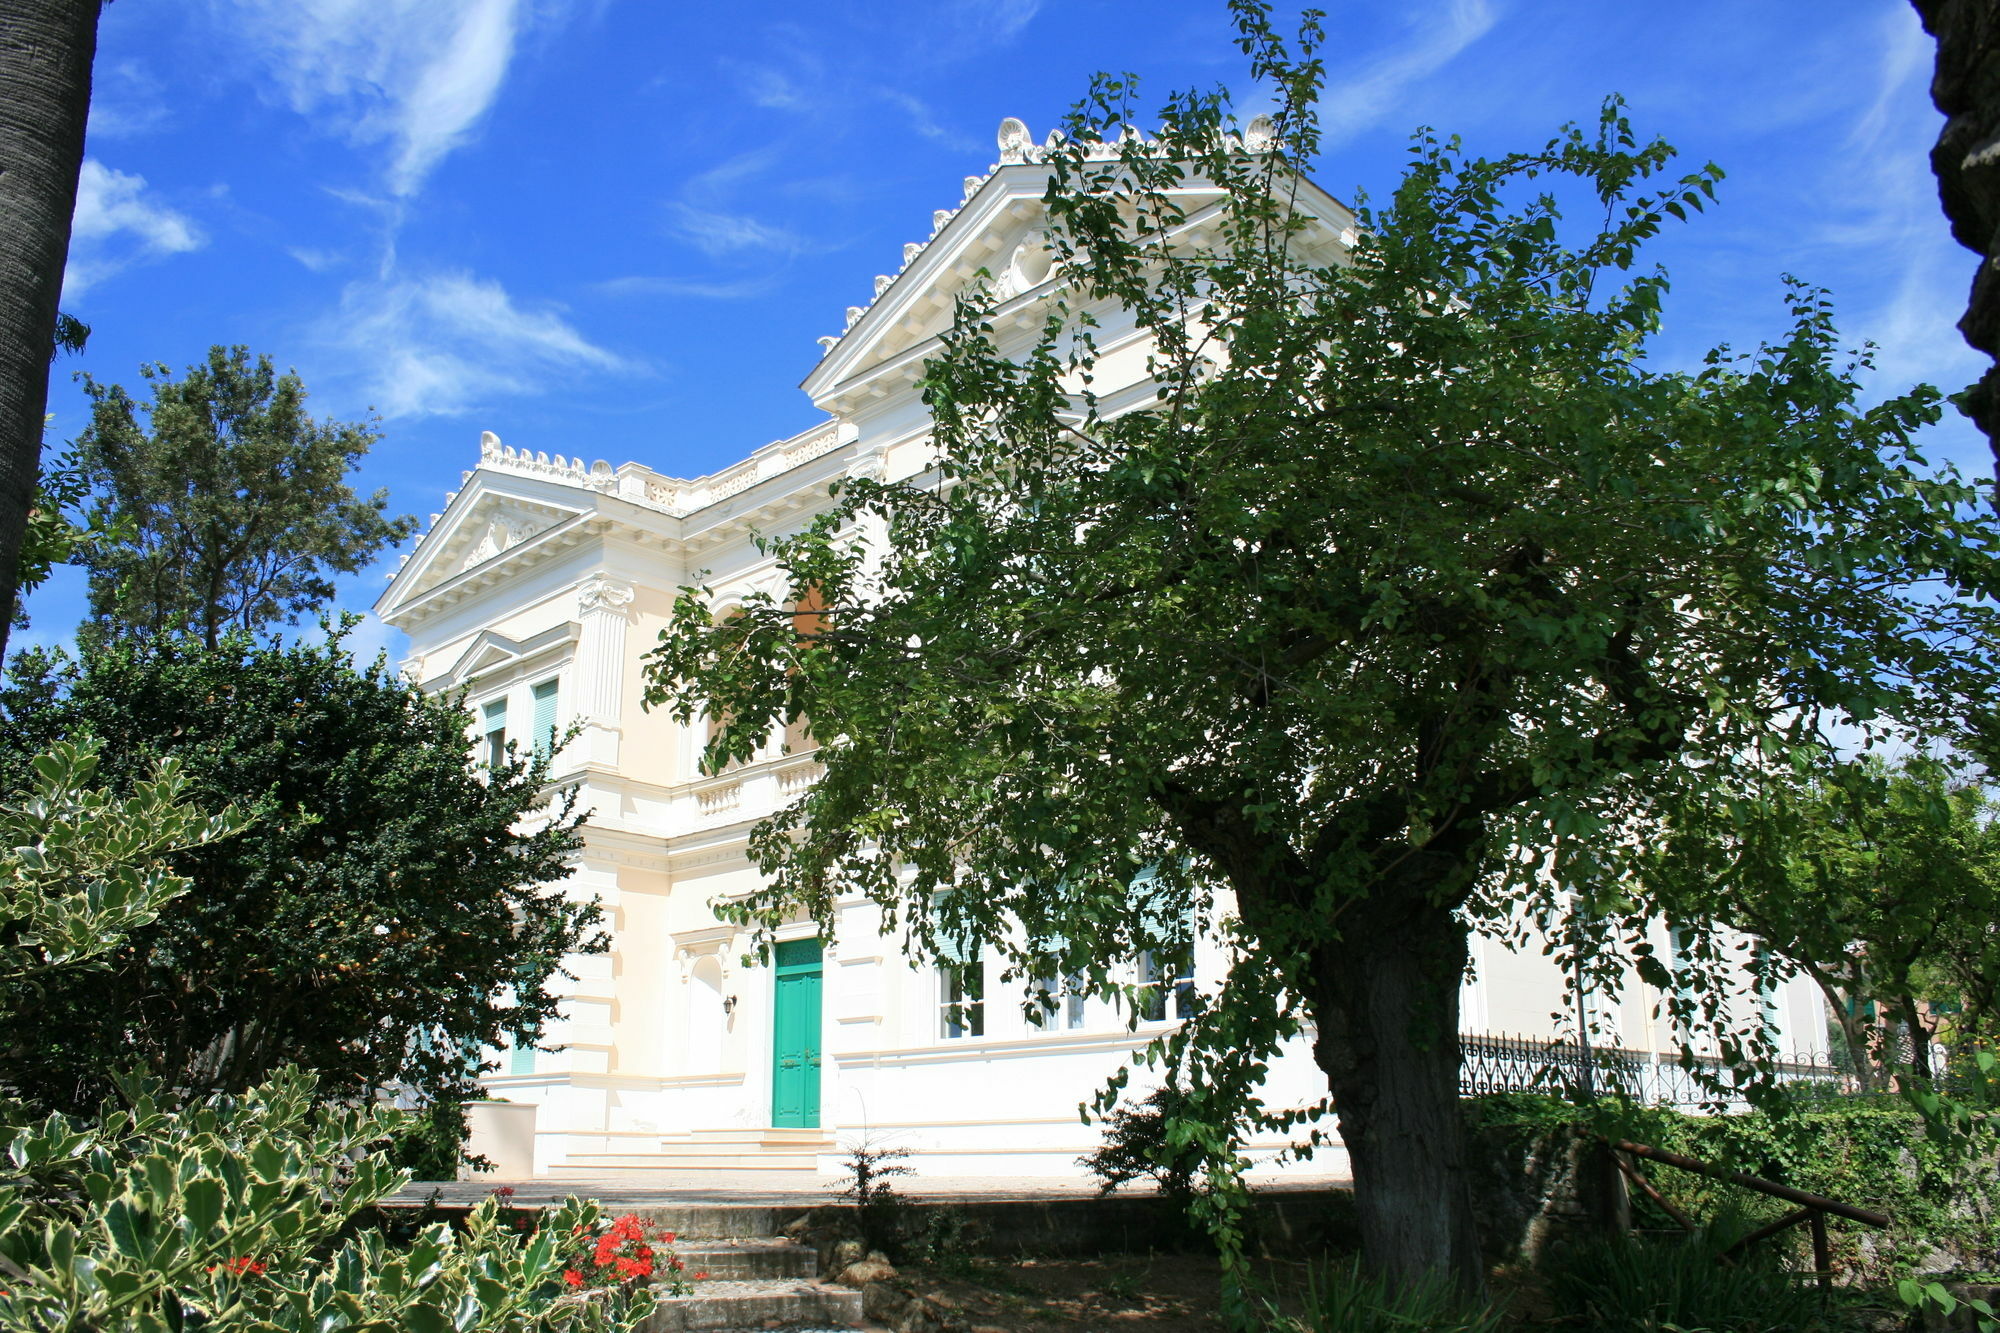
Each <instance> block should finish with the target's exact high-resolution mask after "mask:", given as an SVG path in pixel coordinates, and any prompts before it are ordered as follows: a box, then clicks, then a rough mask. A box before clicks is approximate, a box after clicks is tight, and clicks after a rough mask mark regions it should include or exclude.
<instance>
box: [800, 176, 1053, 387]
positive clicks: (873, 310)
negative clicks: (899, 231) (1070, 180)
mask: <svg viewBox="0 0 2000 1333" xmlns="http://www.w3.org/2000/svg"><path fill="white" fill-rule="evenodd" d="M967 183H968V186H969V187H970V188H971V193H970V194H969V195H968V197H967V198H966V200H965V202H964V203H963V204H962V205H961V206H960V207H959V208H957V209H954V210H944V209H941V210H939V211H938V212H937V213H936V214H935V215H934V217H933V224H934V226H935V228H936V230H934V231H933V233H932V235H931V237H930V238H929V239H928V240H926V241H923V242H918V243H913V244H912V245H910V246H907V247H905V250H906V254H907V260H906V263H905V265H904V267H903V269H902V271H901V272H899V273H896V274H893V275H883V276H881V277H878V278H877V279H876V280H875V284H876V292H875V296H874V299H873V301H871V302H870V303H869V304H868V305H867V306H865V307H855V308H853V309H851V310H850V311H849V318H850V321H851V322H850V323H849V325H848V327H847V329H846V331H845V332H843V333H842V334H840V335H839V337H838V338H837V339H823V340H822V341H823V342H828V343H829V346H828V350H827V354H826V356H825V357H824V359H822V360H821V362H820V364H819V365H818V366H817V367H816V368H815V369H814V370H813V373H812V374H810V375H808V376H807V377H806V380H805V384H804V388H805V391H806V392H807V393H808V394H809V395H811V396H812V398H813V399H814V401H815V402H821V401H823V400H824V399H825V398H826V397H827V396H828V395H830V394H832V393H834V392H837V391H838V389H839V388H840V386H841V385H842V384H844V383H845V382H847V381H849V380H851V379H853V378H855V376H856V375H858V374H863V373H865V372H866V371H867V370H868V369H869V368H871V367H874V366H878V365H881V364H883V363H884V362H887V361H891V360H894V359H895V358H896V357H898V356H899V355H901V354H902V353H904V352H907V351H908V350H910V349H911V348H913V347H917V346H919V345H921V344H923V343H925V342H928V341H929V340H930V339H932V338H935V337H936V336H937V335H938V334H940V333H942V332H943V331H944V330H945V329H946V328H948V327H949V326H950V324H951V320H952V312H953V309H954V306H955V304H956V302H957V300H958V297H959V296H960V294H961V293H963V292H965V291H966V290H967V289H968V288H969V287H970V286H971V285H972V284H973V283H975V282H978V281H981V280H982V279H981V277H980V274H981V271H982V270H983V271H984V272H985V274H986V277H985V279H984V280H985V281H987V282H990V283H991V284H992V289H993V294H994V295H995V296H996V297H997V298H998V299H1000V300H1003V301H1004V300H1009V299H1011V298H1013V297H1015V296H1019V295H1021V294H1023V293H1026V292H1029V291H1032V290H1035V289H1036V288H1038V287H1041V286H1042V285H1044V284H1045V283H1046V281H1047V279H1048V276H1049V270H1050V256H1049V252H1048V246H1047V239H1046V231H1045V227H1046V210H1045V209H1044V208H1043V205H1042V201H1041V200H1042V194H1043V192H1044V191H1045V190H1046V189H1047V188H1048V175H1047V172H1046V171H1045V170H1044V169H1043V168H1041V167H1039V166H1025V165H1024V166H1003V167H1001V168H999V169H997V170H996V171H994V172H993V173H992V174H991V175H988V176H986V177H983V178H982V177H969V178H968V181H967Z"/></svg>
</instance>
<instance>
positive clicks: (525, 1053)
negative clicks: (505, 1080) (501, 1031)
mask: <svg viewBox="0 0 2000 1333" xmlns="http://www.w3.org/2000/svg"><path fill="white" fill-rule="evenodd" d="M507 1072H508V1073H510V1074H532V1073H534V1072H535V1044H534V1043H533V1042H531V1041H526V1040H524V1039H523V1038H520V1037H515V1038H514V1039H513V1049H512V1050H511V1051H509V1052H508V1053H507Z"/></svg>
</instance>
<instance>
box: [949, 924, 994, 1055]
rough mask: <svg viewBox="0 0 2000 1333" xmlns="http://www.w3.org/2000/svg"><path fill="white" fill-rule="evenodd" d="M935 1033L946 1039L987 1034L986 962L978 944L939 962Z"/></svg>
mask: <svg viewBox="0 0 2000 1333" xmlns="http://www.w3.org/2000/svg"><path fill="white" fill-rule="evenodd" d="M938 1035H939V1036H941V1037H943V1038H945V1039H946V1040H947V1041H950V1040H954V1039H956V1038H959V1037H983V1036H985V1035H986V966H985V964H984V963H983V962H981V961H980V957H979V950H978V947H977V946H974V947H973V948H972V949H970V950H968V951H967V956H966V957H964V958H962V959H960V960H959V961H956V962H945V963H940V964H938Z"/></svg>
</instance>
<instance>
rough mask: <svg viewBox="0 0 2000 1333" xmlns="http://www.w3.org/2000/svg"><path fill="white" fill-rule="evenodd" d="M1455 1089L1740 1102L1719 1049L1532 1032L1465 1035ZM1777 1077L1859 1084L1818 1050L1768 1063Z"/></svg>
mask: <svg viewBox="0 0 2000 1333" xmlns="http://www.w3.org/2000/svg"><path fill="white" fill-rule="evenodd" d="M1459 1050H1460V1053H1461V1058H1460V1063H1459V1071H1458V1091H1459V1095H1460V1096H1462V1097H1478V1096H1485V1095H1488V1094H1491V1093H1496V1092H1533V1093H1543V1094H1546V1095H1548V1096H1555V1097H1571V1096H1575V1095H1576V1093H1577V1092H1578V1090H1580V1089H1583V1088H1585V1087H1588V1088H1589V1089H1590V1090H1591V1091H1593V1092H1595V1093H1598V1094H1606V1093H1616V1094H1619V1095H1622V1096H1625V1097H1629V1098H1631V1099H1633V1100H1634V1101H1639V1102H1645V1103H1648V1104H1651V1105H1659V1106H1679V1107H1714V1106H1716V1105H1717V1104H1718V1103H1720V1104H1722V1105H1741V1104H1742V1102H1743V1099H1742V1098H1741V1097H1740V1096H1734V1095H1732V1094H1731V1092H1730V1089H1732V1088H1734V1087H1736V1086H1737V1084H1738V1083H1739V1081H1740V1080H1739V1079H1738V1078H1737V1077H1736V1072H1737V1071H1735V1070H1732V1068H1731V1067H1730V1066H1729V1064H1728V1063H1727V1062H1725V1061H1724V1060H1722V1059H1721V1058H1720V1057H1718V1056H1713V1055H1701V1054H1692V1055H1689V1056H1687V1057H1685V1062H1684V1057H1683V1056H1682V1055H1681V1054H1680V1053H1678V1052H1671V1051H1636V1050H1630V1049H1628V1048H1625V1047H1622V1046H1599V1045H1597V1044H1595V1043H1592V1044H1591V1045H1590V1046H1589V1047H1588V1048H1587V1049H1586V1048H1585V1047H1583V1046H1581V1045H1579V1044H1578V1043H1576V1042H1573V1041H1561V1040H1554V1041H1551V1040H1546V1039H1539V1038H1534V1037H1509V1036H1489V1035H1484V1034H1481V1035H1469V1034H1468V1035H1464V1036H1461V1037H1460V1038H1459ZM1772 1072H1773V1074H1775V1076H1776V1077H1777V1080H1778V1081H1779V1082H1781V1083H1788V1084H1794V1085H1801V1084H1803V1085H1810V1086H1811V1087H1812V1088H1813V1089H1814V1090H1816V1091H1821V1092H1825V1093H1827V1094H1830V1095H1836V1096H1839V1095H1845V1094H1849V1093H1854V1092H1858V1091H1860V1089H1861V1085H1860V1082H1859V1080H1857V1079H1856V1078H1855V1077H1854V1073H1853V1071H1852V1070H1851V1069H1847V1068H1844V1067H1843V1066H1842V1064H1841V1063H1840V1062H1838V1061H1837V1060H1835V1059H1834V1057H1833V1056H1831V1055H1829V1054H1827V1053H1826V1052H1823V1051H1795V1052H1788V1053H1785V1054H1784V1055H1782V1056H1781V1057H1780V1058H1779V1059H1778V1060H1777V1061H1776V1062H1775V1063H1774V1065H1773V1068H1772Z"/></svg>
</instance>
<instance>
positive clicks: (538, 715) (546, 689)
mask: <svg viewBox="0 0 2000 1333" xmlns="http://www.w3.org/2000/svg"><path fill="white" fill-rule="evenodd" d="M534 735H535V753H536V754H538V755H546V754H548V753H550V752H551V751H553V750H554V749H555V748H556V682H554V681H552V680H545V681H543V682H542V683H541V684H539V685H537V686H535V732H534Z"/></svg>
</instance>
